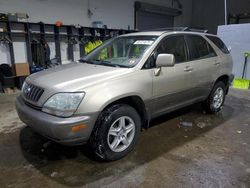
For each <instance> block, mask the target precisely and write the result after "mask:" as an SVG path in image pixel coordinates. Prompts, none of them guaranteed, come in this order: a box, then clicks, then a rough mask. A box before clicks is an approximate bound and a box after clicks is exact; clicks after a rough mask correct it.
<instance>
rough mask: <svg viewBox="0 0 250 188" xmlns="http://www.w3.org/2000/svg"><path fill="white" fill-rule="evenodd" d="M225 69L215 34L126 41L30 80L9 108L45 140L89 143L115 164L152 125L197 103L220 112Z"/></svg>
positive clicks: (226, 56)
mask: <svg viewBox="0 0 250 188" xmlns="http://www.w3.org/2000/svg"><path fill="white" fill-rule="evenodd" d="M232 64H233V63H232V58H231V55H230V53H229V51H228V49H227V47H226V46H225V45H224V43H223V42H222V41H221V40H220V39H219V38H218V37H217V36H214V35H210V34H206V33H195V32H173V31H172V32H167V31H164V32H163V31H156V32H138V33H132V34H127V35H123V36H119V37H117V38H114V39H111V40H109V41H107V42H106V43H104V44H103V45H102V46H100V47H98V48H97V49H95V50H94V51H93V52H91V53H90V54H88V55H87V56H85V57H84V58H82V59H81V60H79V61H78V62H72V63H70V64H67V65H62V66H58V67H55V68H52V69H49V70H46V71H43V72H40V73H36V74H33V75H31V76H29V77H28V78H27V79H26V81H25V83H24V85H23V89H22V94H21V96H19V97H17V100H16V109H17V112H18V114H19V117H20V119H21V120H22V121H23V122H24V123H26V124H27V125H28V126H30V127H31V128H32V129H33V130H34V131H36V132H38V133H39V134H41V135H43V136H44V137H47V138H49V139H51V140H53V141H55V142H58V143H61V144H65V145H77V144H83V143H89V144H90V146H91V148H92V149H93V152H94V153H95V154H96V156H98V157H100V158H102V159H104V160H117V159H120V158H122V157H124V156H125V155H127V154H128V153H129V152H130V151H131V150H132V149H133V148H134V146H135V144H136V141H137V140H138V137H139V134H140V132H141V130H142V129H147V128H148V127H149V122H150V120H151V119H152V118H155V117H157V116H160V115H163V114H165V113H167V112H170V111H174V110H176V109H179V108H182V107H184V106H187V105H190V104H193V103H197V102H203V104H204V107H205V109H206V110H207V111H208V112H210V113H216V112H218V111H220V110H221V108H222V106H223V103H224V100H225V95H226V94H227V93H228V89H229V85H230V83H231V80H232V78H233V76H232V74H231V71H232Z"/></svg>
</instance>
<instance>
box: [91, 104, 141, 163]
mask: <svg viewBox="0 0 250 188" xmlns="http://www.w3.org/2000/svg"><path fill="white" fill-rule="evenodd" d="M133 125H134V126H133ZM130 129H131V130H130ZM125 130H126V131H125ZM129 130H130V132H128V131H129ZM140 131H141V118H140V116H139V114H138V113H137V111H136V110H135V109H134V108H132V107H131V106H129V105H126V104H117V105H113V106H111V107H109V108H107V109H105V110H104V111H103V112H102V113H101V114H100V116H99V118H98V120H97V122H96V125H95V127H94V130H93V132H92V135H91V138H90V146H91V149H92V151H93V153H94V154H95V156H96V157H97V158H99V159H102V160H104V161H114V160H118V159H121V158H123V157H124V156H126V155H127V154H128V153H129V152H130V151H132V150H133V149H134V147H135V145H136V142H137V140H138V138H139V134H140ZM124 143H125V144H124Z"/></svg>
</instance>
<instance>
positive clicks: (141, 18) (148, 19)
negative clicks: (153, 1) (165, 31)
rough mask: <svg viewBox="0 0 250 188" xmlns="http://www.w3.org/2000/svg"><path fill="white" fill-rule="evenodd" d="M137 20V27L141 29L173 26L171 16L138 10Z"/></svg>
mask: <svg viewBox="0 0 250 188" xmlns="http://www.w3.org/2000/svg"><path fill="white" fill-rule="evenodd" d="M137 21H138V25H137V27H138V29H139V30H141V31H143V30H149V29H156V28H166V27H173V26H174V17H173V16H168V15H162V14H155V13H150V12H144V11H139V12H138V18H137Z"/></svg>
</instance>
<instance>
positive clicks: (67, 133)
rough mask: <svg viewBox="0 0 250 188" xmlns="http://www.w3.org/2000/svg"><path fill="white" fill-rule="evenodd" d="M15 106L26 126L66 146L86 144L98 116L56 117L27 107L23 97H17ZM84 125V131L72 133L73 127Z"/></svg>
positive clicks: (95, 114) (93, 114) (94, 114)
mask: <svg viewBox="0 0 250 188" xmlns="http://www.w3.org/2000/svg"><path fill="white" fill-rule="evenodd" d="M15 104H16V110H17V113H18V116H19V118H20V119H21V120H22V121H23V122H24V123H25V124H26V125H28V126H30V127H31V128H32V129H33V130H34V131H35V132H37V133H39V134H41V135H42V136H44V137H47V138H48V139H50V140H53V141H55V142H58V143H60V144H64V145H80V144H84V143H86V142H87V141H88V139H89V137H90V135H91V132H92V129H93V127H94V124H95V121H96V119H97V115H98V113H92V114H85V115H82V116H75V117H70V118H61V117H56V116H53V115H50V114H47V113H44V112H42V111H40V110H36V109H33V108H31V107H29V106H27V105H26V104H25V103H24V100H23V99H22V97H21V96H19V97H17V99H16V103H15ZM82 124H84V125H86V127H85V128H84V129H80V130H79V131H77V132H72V127H74V126H76V125H82Z"/></svg>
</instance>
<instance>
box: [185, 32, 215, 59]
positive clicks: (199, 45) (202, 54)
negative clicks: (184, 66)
mask: <svg viewBox="0 0 250 188" xmlns="http://www.w3.org/2000/svg"><path fill="white" fill-rule="evenodd" d="M186 41H187V45H188V49H189V58H190V60H191V61H192V60H198V59H204V58H209V57H214V56H216V54H215V52H214V50H213V48H212V47H211V46H210V45H209V43H208V42H207V41H206V40H205V39H204V38H202V37H201V36H198V35H186Z"/></svg>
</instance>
